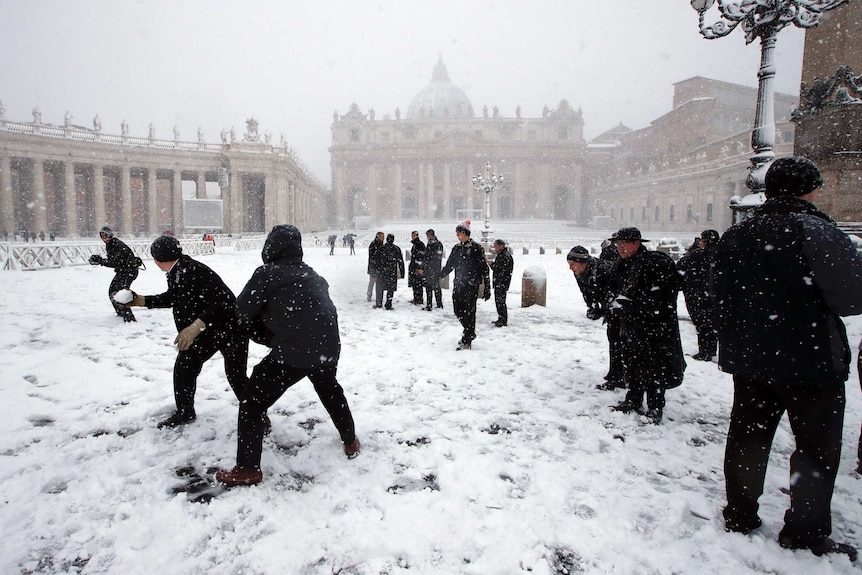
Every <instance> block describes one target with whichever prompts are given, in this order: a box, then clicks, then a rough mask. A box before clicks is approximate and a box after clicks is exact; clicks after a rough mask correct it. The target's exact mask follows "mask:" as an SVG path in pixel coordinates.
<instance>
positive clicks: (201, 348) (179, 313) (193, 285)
mask: <svg viewBox="0 0 862 575" xmlns="http://www.w3.org/2000/svg"><path fill="white" fill-rule="evenodd" d="M150 253H151V254H152V256H153V260H154V261H155V264H156V266H157V267H158V268H159V269H160V270H162V271H163V272H165V276H166V277H167V280H168V291H166V292H164V293H161V294H158V295H148V296H143V295H138V294H135V296H134V299H133V300H132V301H131V303H130V304H129V305H132V306H145V307H147V308H149V309H156V308H168V307H169V308H171V309H172V311H173V316H174V325H175V326H176V328H177V332H178V333H177V337H176V338H175V339H174V343H175V344H176V346H177V350H178V353H177V359H176V361H175V362H174V400H175V401H176V406H177V410H176V411H175V412H174V413H173V414H172V415H171V416H170V417H168V418H167V419H165V420H164V421H161V422H159V427H160V428H161V427H177V426H179V425H185V424H187V423H191V422H192V421H194V420H195V419H196V418H197V415H196V413H195V390H196V388H197V380H198V375H200V373H201V369H202V368H203V365H204V363H206V361H207V360H209V359H210V358H211V357H212V356H213V355H215V353H216V352H217V351H220V352H221V354H222V356H223V357H224V370H225V376H226V377H227V382H228V384H230V387H231V389H232V390H233V392H234V394H235V395H236V396H237V397H239V396H240V393H241V392H242V390H243V389H244V388H245V386H246V384H247V383H248V375H247V373H246V364H247V362H248V337H247V336H245V335H244V333H243V331H242V330H241V329H240V326H239V319H238V316H237V314H236V297H235V296H234V295H233V292H232V291H231V290H230V288H229V287H227V285H226V284H225V283H224V281H222V279H221V277H219V275H218V274H217V273H216V272H214V271H213V270H212V269H210V268H209V267H208V266H206V265H205V264H202V263H201V262H199V261H197V260H195V259H192V258H190V257H189V256H187V255H185V254H183V253H182V247H180V242H179V241H178V240H177V239H176V238H175V237H173V236H166V235H163V236H159V237H158V238H156V239H155V241H153V243H152V244H151V245H150Z"/></svg>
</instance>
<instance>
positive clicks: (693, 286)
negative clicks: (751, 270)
mask: <svg viewBox="0 0 862 575" xmlns="http://www.w3.org/2000/svg"><path fill="white" fill-rule="evenodd" d="M718 240H719V234H718V232H717V231H715V230H704V231H703V233H701V235H700V242H699V246H698V247H697V249H694V250H689V251H688V252H686V254H685V255H684V256H682V257H681V258H680V260H679V261H678V262H677V263H676V269H678V270H679V271H680V273H681V274H682V276H683V283H682V295H683V296H684V297H685V307H686V308H687V309H688V313H689V315H690V316H691V321H692V323H693V324H694V329H695V330H696V331H697V348H698V351H697V353H696V354H694V355H693V356H692V359H696V360H699V361H712V358H713V357H714V356H715V354H716V350H717V349H718V332H716V331H715V321H714V320H713V316H714V315H715V303H714V301H713V298H712V294H711V293H710V291H709V278H710V276H711V272H712V266H713V263H714V262H715V248H716V246H717V245H718Z"/></svg>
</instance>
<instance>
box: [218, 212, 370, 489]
mask: <svg viewBox="0 0 862 575" xmlns="http://www.w3.org/2000/svg"><path fill="white" fill-rule="evenodd" d="M261 258H262V260H263V265H262V266H260V267H258V268H257V269H256V270H255V271H254V273H253V274H252V276H251V279H249V281H248V283H247V284H246V286H245V288H243V290H242V292H241V293H240V294H239V297H238V298H237V310H238V312H239V316H240V318H241V319H242V322H243V325H245V326H247V327H248V329H249V331H250V333H251V338H252V339H253V340H254V341H255V342H257V343H260V344H262V345H265V346H267V347H269V348H270V351H269V353H268V354H267V356H266V357H264V358H263V359H262V360H261V361H260V363H258V364H257V365H256V366H255V367H254V370H253V371H252V374H251V379H250V381H249V384H248V386H247V387H246V389H245V390H244V391H243V393H242V395H241V396H240V402H239V418H238V434H237V455H236V465H235V466H234V467H233V468H232V469H222V470H219V471H218V472H217V473H216V479H217V480H218V481H220V482H221V483H224V484H225V485H228V486H236V485H255V484H257V483H260V482H261V481H263V472H262V471H261V468H260V460H261V452H262V450H263V436H264V432H265V428H264V425H265V424H264V420H263V415H264V414H265V413H266V410H267V409H268V408H269V407H270V406H272V405H273V404H274V403H275V402H276V401H278V399H279V398H280V397H281V396H282V395H283V394H284V393H285V392H286V391H287V390H288V389H289V388H290V387H291V386H292V385H293V384H295V383H297V382H298V381H300V380H301V379H303V378H305V377H308V379H309V380H311V383H312V385H314V390H315V392H317V396H318V397H319V398H320V401H321V403H322V404H323V406H324V407H325V408H326V411H327V412H328V413H329V416H330V418H332V422H333V424H335V427H336V429H337V430H338V433H339V436H340V437H341V441H342V445H343V449H344V454H345V455H347V457H348V458H350V459H352V458H354V457H356V456H357V455H358V454H359V448H360V445H359V438H358V437H357V436H356V431H355V426H354V422H353V415H352V414H351V412H350V407H349V406H348V404H347V399H346V398H345V397H344V390H343V389H342V387H341V385H340V384H339V383H338V378H337V371H338V359H339V356H340V355H341V339H340V337H339V334H338V312H337V311H336V309H335V305H333V303H332V300H331V299H330V297H329V284H327V283H326V280H325V279H323V278H322V277H321V276H319V275H318V274H317V273H316V272H315V271H314V270H313V269H312V268H311V267H310V266H309V265H308V264H306V263H305V262H303V261H302V236H301V234H300V232H299V230H298V229H297V228H295V227H294V226H291V225H278V226H275V227H274V228H272V231H270V233H269V236H267V238H266V242H265V243H264V246H263V250H262V252H261Z"/></svg>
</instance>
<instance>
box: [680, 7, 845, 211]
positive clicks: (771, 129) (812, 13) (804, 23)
mask: <svg viewBox="0 0 862 575" xmlns="http://www.w3.org/2000/svg"><path fill="white" fill-rule="evenodd" d="M848 1H849V0H718V10H719V13H720V14H719V19H718V20H717V21H716V22H714V23H713V24H709V25H707V24H706V22H705V19H704V16H705V14H706V12H707V11H708V10H709V9H710V8H712V6H713V5H714V4H715V3H716V0H691V7H692V8H694V9H695V10H696V11H697V13H698V14H699V15H700V33H701V35H702V36H703V37H704V38H706V39H707V40H714V39H716V38H722V37H724V36H727V35H728V34H730V33H731V32H733V30H734V29H735V28H736V27H737V26H739V25H740V24H741V25H742V30H743V31H744V32H745V43H746V44H750V43H751V42H753V41H754V39H755V38H760V70H758V72H757V77H758V84H757V108H756V111H755V114H754V129H753V130H752V132H751V148H752V149H753V150H754V155H753V156H752V157H751V166H749V168H748V177H747V178H746V180H745V184H746V185H747V186H748V187H749V189H751V191H752V194H751V195H749V196H747V197H746V198H740V197H739V196H734V197H733V198H731V200H730V207H731V209H732V210H734V220H736V219H738V217H739V212H740V211H744V210H747V209H750V208H753V207H756V206H758V205H760V204H761V203H763V201H764V196H763V194H762V192H763V188H764V177H765V175H766V170H767V169H768V168H769V164H770V163H771V162H772V160H774V159H775V152H773V146H774V144H775V99H774V89H773V86H772V81H773V79H774V78H775V70H776V67H775V42H776V40H777V39H778V33H779V32H780V31H781V30H782V29H784V27H786V26H789V25H790V24H793V25H794V26H797V27H799V28H811V27H813V26H816V25H817V24H818V23H819V22H820V15H821V14H822V13H823V12H826V11H827V10H832V9H833V8H837V7H838V6H840V5H841V4H844V3H845V2H848Z"/></svg>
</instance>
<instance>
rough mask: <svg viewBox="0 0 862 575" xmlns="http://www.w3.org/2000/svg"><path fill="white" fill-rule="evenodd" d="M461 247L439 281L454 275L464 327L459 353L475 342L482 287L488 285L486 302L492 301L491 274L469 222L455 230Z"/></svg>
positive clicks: (457, 311) (455, 303)
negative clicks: (473, 238) (471, 233)
mask: <svg viewBox="0 0 862 575" xmlns="http://www.w3.org/2000/svg"><path fill="white" fill-rule="evenodd" d="M455 235H456V236H457V237H458V243H457V244H455V246H454V247H453V248H452V251H451V252H449V259H448V260H446V265H445V266H443V268H442V269H441V270H440V273H439V277H443V276H447V275H449V274H450V273H451V272H452V271H454V272H455V281H454V282H452V308H453V310H454V312H455V317H457V318H458V321H459V322H460V323H461V327H463V328H464V329H463V333H462V335H461V339H460V340H459V341H458V346H457V347H456V350H459V351H460V350H467V349H472V346H473V340H474V339H476V300H477V299H478V298H479V284H480V283H481V284H484V285H485V292H484V294H483V297H484V299H485V300H486V301H487V300H489V299H491V290H489V289H488V286H489V285H491V282H490V274H489V273H488V264H487V262H486V261H485V250H484V248H482V246H480V245H479V244H477V243H476V242H474V241H473V240H472V239H470V220H465V221H463V222H461V223H460V224H458V225H457V226H456V227H455Z"/></svg>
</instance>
